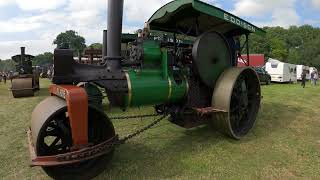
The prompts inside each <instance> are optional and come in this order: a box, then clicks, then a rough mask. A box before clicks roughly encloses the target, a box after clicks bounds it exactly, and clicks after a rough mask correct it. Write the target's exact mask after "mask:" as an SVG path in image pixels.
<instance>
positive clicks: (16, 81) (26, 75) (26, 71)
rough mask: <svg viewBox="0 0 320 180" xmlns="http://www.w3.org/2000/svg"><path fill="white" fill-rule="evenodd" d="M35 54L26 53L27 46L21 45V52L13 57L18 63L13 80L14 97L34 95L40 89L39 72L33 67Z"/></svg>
mask: <svg viewBox="0 0 320 180" xmlns="http://www.w3.org/2000/svg"><path fill="white" fill-rule="evenodd" d="M33 58H34V56H32V55H29V54H25V47H21V54H20V55H16V56H13V57H11V59H12V60H13V61H14V62H15V63H16V74H15V75H13V77H12V81H11V88H10V90H11V91H12V95H13V97H14V98H20V97H29V96H33V95H34V92H35V91H36V90H39V87H40V86H39V73H37V72H36V71H37V70H36V69H33V68H32V59H33Z"/></svg>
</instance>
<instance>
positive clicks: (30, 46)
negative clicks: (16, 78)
mask: <svg viewBox="0 0 320 180" xmlns="http://www.w3.org/2000/svg"><path fill="white" fill-rule="evenodd" d="M21 46H24V47H26V53H27V54H32V55H37V54H39V53H43V52H48V51H52V50H53V48H54V46H53V45H50V44H48V40H46V39H43V40H28V41H7V42H0V50H1V53H0V59H8V58H10V57H11V56H13V55H15V54H19V53H20V48H19V47H21Z"/></svg>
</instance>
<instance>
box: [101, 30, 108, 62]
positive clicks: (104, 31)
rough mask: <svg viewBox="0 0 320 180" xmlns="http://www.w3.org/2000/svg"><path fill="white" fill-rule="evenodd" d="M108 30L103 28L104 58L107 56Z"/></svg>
mask: <svg viewBox="0 0 320 180" xmlns="http://www.w3.org/2000/svg"><path fill="white" fill-rule="evenodd" d="M107 32H108V31H107V30H103V39H102V57H103V59H104V58H105V57H107V39H108V38H107Z"/></svg>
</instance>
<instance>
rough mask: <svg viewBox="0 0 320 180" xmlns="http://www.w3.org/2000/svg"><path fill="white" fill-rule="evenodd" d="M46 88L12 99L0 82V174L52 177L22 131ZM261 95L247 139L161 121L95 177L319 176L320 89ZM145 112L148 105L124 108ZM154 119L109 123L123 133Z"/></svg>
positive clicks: (279, 88) (270, 90) (266, 90)
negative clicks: (33, 164) (34, 160)
mask: <svg viewBox="0 0 320 180" xmlns="http://www.w3.org/2000/svg"><path fill="white" fill-rule="evenodd" d="M48 85H49V81H46V80H42V81H41V86H42V89H41V91H40V92H39V93H38V95H37V96H35V97H31V98H23V99H14V98H12V96H11V94H10V92H9V91H8V90H7V89H8V87H9V86H10V82H9V83H7V85H4V84H3V83H0V103H1V104H0V142H1V145H0V179H49V178H48V177H47V176H46V175H45V173H44V172H43V171H42V170H41V168H30V167H29V166H28V165H29V164H28V163H29V153H28V148H27V139H26V134H25V131H26V129H27V128H28V126H29V124H30V115H31V112H32V110H33V108H34V107H35V105H36V104H37V103H39V102H40V101H41V100H42V99H44V98H45V97H46V96H47V94H48V93H47V89H46V87H48ZM262 93H263V100H262V105H261V109H260V113H259V116H258V121H257V123H256V126H255V128H254V129H253V130H252V131H251V132H250V133H249V135H248V136H247V137H245V138H244V139H242V140H240V141H235V140H232V139H230V138H228V137H225V136H223V135H221V134H219V133H216V132H214V131H212V129H211V128H209V127H206V126H204V127H199V128H195V129H192V130H185V129H182V128H180V127H177V126H175V125H173V124H170V123H169V122H168V121H162V122H161V123H160V124H159V125H157V126H156V127H154V128H152V129H151V130H149V131H147V132H146V133H144V134H142V135H141V136H139V137H137V138H135V139H133V140H131V141H129V142H128V143H127V144H125V145H123V146H121V147H119V148H118V149H117V150H116V153H115V156H114V158H113V164H112V165H111V167H110V169H108V170H106V171H105V172H104V173H102V174H101V175H100V176H98V177H97V179H300V178H304V179H320V118H319V117H320V111H319V107H320V87H311V85H309V84H308V86H307V87H306V88H305V89H302V88H301V87H300V86H299V85H298V84H293V85H291V84H284V85H280V84H273V85H271V86H262ZM150 112H152V108H150V107H149V108H148V107H147V108H141V109H138V108H137V109H133V110H131V111H130V112H129V113H131V114H144V113H150ZM114 113H116V114H114ZM119 113H121V111H119V110H116V111H115V112H113V113H109V112H108V114H109V115H110V114H111V115H110V116H112V115H117V114H119ZM152 120H153V118H151V119H147V120H143V121H141V120H140V119H138V120H130V121H120V120H117V121H115V122H114V124H115V127H116V131H117V133H119V134H120V136H123V135H126V134H128V133H129V132H132V131H134V130H136V129H138V128H139V127H141V126H143V125H144V124H147V123H148V122H150V121H152Z"/></svg>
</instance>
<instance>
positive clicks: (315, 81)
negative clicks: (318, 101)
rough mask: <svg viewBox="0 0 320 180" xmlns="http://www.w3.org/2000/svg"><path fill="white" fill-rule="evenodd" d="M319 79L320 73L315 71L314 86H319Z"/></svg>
mask: <svg viewBox="0 0 320 180" xmlns="http://www.w3.org/2000/svg"><path fill="white" fill-rule="evenodd" d="M318 78H319V75H318V72H317V71H314V76H313V81H314V84H313V85H314V86H316V85H317V81H318Z"/></svg>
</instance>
